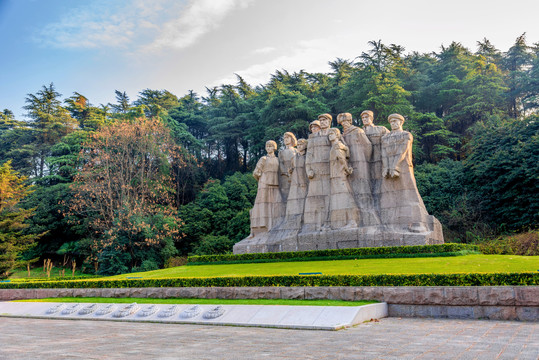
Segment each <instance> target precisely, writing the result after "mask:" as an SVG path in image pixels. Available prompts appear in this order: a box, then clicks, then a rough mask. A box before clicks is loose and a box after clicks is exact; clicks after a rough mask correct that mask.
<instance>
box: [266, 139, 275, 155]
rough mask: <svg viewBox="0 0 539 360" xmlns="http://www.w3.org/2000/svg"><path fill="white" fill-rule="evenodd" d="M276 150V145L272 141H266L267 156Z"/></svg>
mask: <svg viewBox="0 0 539 360" xmlns="http://www.w3.org/2000/svg"><path fill="white" fill-rule="evenodd" d="M275 150H277V143H276V142H275V141H273V140H268V141H266V151H267V152H268V154H273V153H274V152H275Z"/></svg>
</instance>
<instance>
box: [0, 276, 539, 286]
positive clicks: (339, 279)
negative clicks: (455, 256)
mask: <svg viewBox="0 0 539 360" xmlns="http://www.w3.org/2000/svg"><path fill="white" fill-rule="evenodd" d="M502 285H511V286H515V285H526V286H529V285H539V273H536V272H524V273H468V274H408V275H393V274H382V275H310V276H300V275H286V276H244V277H212V278H175V279H142V280H93V281H92V280H75V281H50V282H34V283H32V282H28V283H3V284H1V285H0V289H47V288H143V287H255V286H502Z"/></svg>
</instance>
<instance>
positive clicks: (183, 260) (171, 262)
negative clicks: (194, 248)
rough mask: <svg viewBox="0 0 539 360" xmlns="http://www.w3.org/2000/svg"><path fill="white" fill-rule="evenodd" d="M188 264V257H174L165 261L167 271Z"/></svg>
mask: <svg viewBox="0 0 539 360" xmlns="http://www.w3.org/2000/svg"><path fill="white" fill-rule="evenodd" d="M185 264H187V256H172V257H169V258H168V259H167V261H165V269H168V268H171V267H178V266H184V265H185Z"/></svg>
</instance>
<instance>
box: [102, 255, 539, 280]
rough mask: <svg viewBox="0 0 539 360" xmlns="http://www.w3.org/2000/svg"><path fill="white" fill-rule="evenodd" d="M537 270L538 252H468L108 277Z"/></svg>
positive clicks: (198, 268)
mask: <svg viewBox="0 0 539 360" xmlns="http://www.w3.org/2000/svg"><path fill="white" fill-rule="evenodd" d="M537 270H539V257H538V256H517V255H467V256H457V257H439V258H398V259H358V260H331V261H302V262H278V263H256V264H222V265H197V266H180V267H175V268H169V269H163V270H155V271H147V272H140V273H131V274H123V275H117V276H112V277H109V278H107V279H126V278H142V279H152V278H153V279H159V278H160V279H162V278H180V277H225V276H273V275H298V274H300V273H315V272H316V273H318V272H321V273H322V274H323V275H346V274H350V275H366V274H452V273H500V272H511V273H515V272H529V271H534V272H535V271H537Z"/></svg>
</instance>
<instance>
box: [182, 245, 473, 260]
mask: <svg viewBox="0 0 539 360" xmlns="http://www.w3.org/2000/svg"><path fill="white" fill-rule="evenodd" d="M478 250H479V248H478V247H477V246H476V245H469V244H455V243H449V244H440V245H417V246H383V247H370V248H354V249H327V250H311V251H290V252H272V253H251V254H238V255H233V254H225V255H200V256H189V257H188V258H187V265H199V264H208V263H219V264H232V263H245V262H257V261H258V262H261V261H259V260H265V261H264V262H271V261H312V260H343V259H357V258H364V257H370V258H375V257H381V258H383V257H390V256H389V255H392V256H391V257H407V256H409V255H412V254H419V255H421V254H436V255H434V256H443V255H441V254H443V253H455V254H454V255H452V256H455V255H457V254H456V253H458V252H460V251H478ZM397 255H402V256H397ZM431 256H432V255H431Z"/></svg>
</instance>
